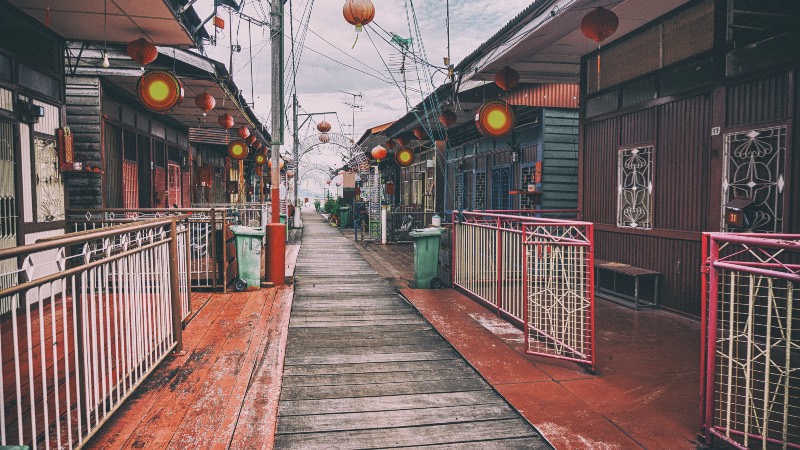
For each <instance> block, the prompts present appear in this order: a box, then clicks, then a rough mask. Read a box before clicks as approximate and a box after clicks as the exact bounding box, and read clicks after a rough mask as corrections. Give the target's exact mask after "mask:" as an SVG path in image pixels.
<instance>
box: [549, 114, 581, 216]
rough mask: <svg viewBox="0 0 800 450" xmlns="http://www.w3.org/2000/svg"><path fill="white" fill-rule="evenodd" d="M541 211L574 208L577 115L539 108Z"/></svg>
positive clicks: (576, 193)
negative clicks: (540, 111) (540, 127)
mask: <svg viewBox="0 0 800 450" xmlns="http://www.w3.org/2000/svg"><path fill="white" fill-rule="evenodd" d="M542 116H543V117H542V121H543V122H542V127H543V130H542V147H543V148H542V209H574V208H577V207H578V111H577V110H574V109H549V108H543V112H542Z"/></svg>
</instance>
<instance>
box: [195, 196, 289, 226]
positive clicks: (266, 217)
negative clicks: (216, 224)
mask: <svg viewBox="0 0 800 450" xmlns="http://www.w3.org/2000/svg"><path fill="white" fill-rule="evenodd" d="M192 208H214V209H217V210H225V211H226V212H227V217H228V220H230V221H233V222H236V224H237V225H246V226H248V227H261V226H264V225H265V224H268V223H270V220H271V218H272V209H271V208H270V204H269V203H268V202H263V203H262V202H247V203H197V204H192ZM282 211H283V210H282Z"/></svg>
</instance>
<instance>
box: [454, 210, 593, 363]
mask: <svg viewBox="0 0 800 450" xmlns="http://www.w3.org/2000/svg"><path fill="white" fill-rule="evenodd" d="M539 212H540V213H552V212H554V211H544V210H543V211H539ZM453 217H454V233H453V234H454V237H453V264H452V267H453V284H454V285H455V286H456V287H457V288H459V289H461V290H462V291H464V292H466V293H467V294H469V295H470V296H472V297H473V298H475V299H477V300H479V301H481V302H482V303H484V304H486V305H487V306H489V307H490V308H492V309H495V310H496V311H497V312H498V313H499V314H500V315H502V316H503V317H505V318H507V319H509V320H510V321H511V322H513V323H516V324H517V325H519V326H521V327H522V328H523V330H524V333H525V349H526V352H527V353H530V354H536V355H541V356H547V357H552V358H558V359H566V360H570V361H576V362H580V363H583V364H587V365H589V366H590V367H591V368H592V369H593V368H594V361H595V350H594V348H595V340H594V335H595V330H594V250H593V249H594V237H593V236H594V228H593V225H592V224H591V223H587V222H578V221H570V220H559V219H545V218H537V217H524V216H521V215H510V214H493V213H476V212H465V211H461V212H458V211H456V212H454V214H453Z"/></svg>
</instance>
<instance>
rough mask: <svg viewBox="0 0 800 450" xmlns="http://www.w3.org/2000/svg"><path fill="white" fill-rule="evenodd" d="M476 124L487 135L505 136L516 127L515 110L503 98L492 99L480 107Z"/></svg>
mask: <svg viewBox="0 0 800 450" xmlns="http://www.w3.org/2000/svg"><path fill="white" fill-rule="evenodd" d="M475 125H476V126H477V127H478V131H480V132H481V134H482V135H484V136H486V137H490V138H499V137H503V136H505V135H506V134H508V133H509V132H511V129H512V128H514V112H513V111H511V106H509V105H508V103H506V102H504V101H502V100H490V101H488V102H486V103H484V104H483V105H481V107H480V108H478V112H477V114H475Z"/></svg>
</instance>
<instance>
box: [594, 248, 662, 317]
mask: <svg viewBox="0 0 800 450" xmlns="http://www.w3.org/2000/svg"><path fill="white" fill-rule="evenodd" d="M594 271H595V295H597V296H598V297H602V298H604V299H606V300H610V301H612V302H615V303H619V304H621V305H623V306H628V307H633V309H635V310H637V311H638V310H639V309H642V308H650V309H654V308H657V307H658V279H659V278H660V276H661V273H660V272H655V271H652V270H648V269H642V268H640V267H634V266H631V265H629V264H623V263H618V262H613V261H604V260H602V259H595V260H594ZM609 275H610V278H611V283H610V286H609V283H608V278H609ZM643 280H647V281H648V282H651V283H648V286H652V290H651V292H650V296H649V297H648V298H649V299H648V300H646V299H643V298H642V281H643ZM630 281H633V286H632V289H633V292H632V293H631V292H630V289H631V286H630ZM626 282H627V287H628V289H627V291H628V292H626V289H625V288H626Z"/></svg>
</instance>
